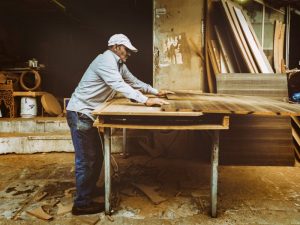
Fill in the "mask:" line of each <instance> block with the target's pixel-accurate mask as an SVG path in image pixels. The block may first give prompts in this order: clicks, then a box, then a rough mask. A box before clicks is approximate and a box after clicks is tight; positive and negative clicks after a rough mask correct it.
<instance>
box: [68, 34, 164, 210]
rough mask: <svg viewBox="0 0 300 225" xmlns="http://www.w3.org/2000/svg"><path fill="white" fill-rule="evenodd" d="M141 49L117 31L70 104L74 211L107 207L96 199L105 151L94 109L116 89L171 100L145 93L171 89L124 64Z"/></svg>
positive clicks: (152, 101) (150, 102) (139, 97)
mask: <svg viewBox="0 0 300 225" xmlns="http://www.w3.org/2000/svg"><path fill="white" fill-rule="evenodd" d="M131 52H137V49H136V48H135V47H134V46H133V45H132V44H131V42H130V40H129V39H128V38H127V37H126V36H125V35H123V34H115V35H113V36H112V37H111V38H110V39H109V41H108V50H106V51H105V52H104V53H103V54H100V55H98V56H97V57H96V58H95V59H94V61H93V62H92V63H91V64H90V65H89V67H88V69H87V70H86V72H85V73H84V75H83V77H82V79H81V81H80V82H79V84H78V86H77V88H76V89H75V91H74V93H73V94H72V97H71V99H70V101H69V103H68V106H67V121H68V125H69V127H70V130H71V135H72V141H73V145H74V149H75V176H76V197H75V200H74V205H73V208H72V213H73V215H82V214H93V213H98V212H101V211H103V210H104V203H102V204H100V203H95V202H93V201H92V199H93V197H95V196H96V195H97V192H98V194H99V190H97V188H96V182H97V180H98V177H99V175H100V171H101V167H102V162H103V154H102V151H101V147H102V144H101V143H102V142H101V141H102V140H103V139H102V140H101V137H100V136H99V134H98V131H97V129H96V128H95V127H93V122H94V120H95V117H94V116H93V115H92V111H93V110H94V109H95V108H96V107H98V106H99V105H101V104H103V103H104V102H106V101H107V100H109V99H111V98H112V97H113V96H114V95H115V93H116V92H120V93H121V94H123V95H124V96H125V97H126V98H129V99H131V100H134V101H136V102H139V103H143V104H145V105H146V106H154V105H163V104H168V102H166V101H164V100H163V99H160V98H148V97H146V96H145V95H143V94H142V92H143V93H149V94H154V95H157V96H163V95H165V94H167V93H169V92H168V91H157V90H156V89H154V88H153V87H151V86H150V85H148V84H145V83H143V82H142V81H140V80H138V79H137V78H136V77H134V76H133V75H132V74H131V73H130V71H129V70H128V68H127V66H126V65H125V64H124V63H125V62H126V60H127V59H128V57H129V56H130V55H131Z"/></svg>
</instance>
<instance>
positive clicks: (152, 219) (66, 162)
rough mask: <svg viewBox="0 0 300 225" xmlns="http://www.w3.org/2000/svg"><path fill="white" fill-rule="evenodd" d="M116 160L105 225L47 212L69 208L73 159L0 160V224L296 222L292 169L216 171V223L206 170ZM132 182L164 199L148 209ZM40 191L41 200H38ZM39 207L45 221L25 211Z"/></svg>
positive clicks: (298, 202)
mask: <svg viewBox="0 0 300 225" xmlns="http://www.w3.org/2000/svg"><path fill="white" fill-rule="evenodd" d="M115 158H116V161H117V162H118V167H119V168H118V176H114V193H115V194H114V198H113V200H114V204H115V205H116V206H115V212H114V214H113V215H112V219H111V218H108V217H106V216H105V215H104V214H103V213H101V214H95V215H91V216H77V217H76V216H72V215H71V213H66V214H62V215H57V208H58V206H57V205H56V206H50V205H51V204H53V202H55V201H56V200H59V201H60V203H62V204H63V205H67V204H68V203H71V202H72V195H70V194H67V192H66V191H65V190H68V189H69V188H72V187H74V167H73V166H74V164H73V161H74V154H73V153H43V154H32V155H14V154H11V155H1V156H0V174H1V178H0V224H43V223H45V224H57V225H68V224H70V225H71V224H72V225H74V224H95V223H96V224H98V225H100V224H151V225H156V224H184V225H189V224H205V225H210V224H216V225H223V224H224V225H225V224H226V225H227V224H228V225H229V224H264V225H265V224H270V225H271V224H272V225H275V224H280V225H282V224H300V167H299V166H296V167H231V166H223V167H220V169H219V171H220V173H219V193H218V218H215V219H213V218H211V217H210V216H209V207H210V206H209V178H210V167H209V165H206V164H205V163H199V162H196V161H195V160H194V161H192V160H189V161H187V160H178V159H151V158H149V157H146V156H134V157H129V158H128V159H122V158H121V157H120V156H118V155H116V156H115ZM115 168H116V167H115ZM136 183H139V184H145V185H147V186H149V187H153V188H154V190H155V192H156V193H157V194H159V196H161V197H163V198H165V201H164V202H162V203H160V204H156V205H155V204H153V203H152V202H151V201H150V199H148V198H147V197H146V196H145V195H144V194H143V193H142V192H140V191H138V190H137V189H135V188H134V187H133V185H132V184H136ZM43 191H44V192H47V196H45V197H44V198H43V199H41V200H39V201H38V200H37V199H36V197H37V196H38V195H39V193H41V192H43ZM69 193H71V194H72V192H71V191H70V192H69ZM41 205H44V210H45V211H48V212H49V213H50V214H51V215H52V216H53V219H52V220H51V221H50V222H48V221H45V222H44V221H43V220H41V219H38V218H35V217H33V216H31V215H29V214H27V213H26V211H27V210H30V209H32V208H35V207H37V206H41ZM12 218H14V219H12ZM111 220H113V221H111Z"/></svg>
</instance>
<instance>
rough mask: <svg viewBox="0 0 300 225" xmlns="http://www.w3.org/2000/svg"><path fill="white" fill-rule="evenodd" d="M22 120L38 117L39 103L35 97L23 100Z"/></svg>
mask: <svg viewBox="0 0 300 225" xmlns="http://www.w3.org/2000/svg"><path fill="white" fill-rule="evenodd" d="M20 115H21V117H22V118H33V117H36V115H37V103H36V98H34V97H22V98H21V113H20Z"/></svg>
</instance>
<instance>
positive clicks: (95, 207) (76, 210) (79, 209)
mask: <svg viewBox="0 0 300 225" xmlns="http://www.w3.org/2000/svg"><path fill="white" fill-rule="evenodd" d="M104 209H105V205H104V203H97V202H91V203H90V204H88V205H86V206H75V205H73V208H72V214H73V215H76V216H78V215H87V214H95V213H100V212H103V211H104Z"/></svg>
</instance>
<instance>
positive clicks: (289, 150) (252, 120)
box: [206, 0, 300, 165]
mask: <svg viewBox="0 0 300 225" xmlns="http://www.w3.org/2000/svg"><path fill="white" fill-rule="evenodd" d="M207 12H208V14H207V24H206V27H207V32H206V61H207V62H206V74H207V77H206V78H207V90H208V92H211V93H221V94H234V95H246V96H260V97H266V98H275V99H283V98H287V97H288V91H287V88H288V86H287V77H286V75H283V74H274V71H275V72H276V73H280V72H283V69H284V68H283V66H282V65H283V49H284V32H285V25H284V24H283V23H280V22H277V21H276V23H275V27H274V29H275V33H274V57H273V62H274V65H273V68H272V66H271V64H270V62H269V61H268V59H267V57H266V55H265V54H264V52H263V49H262V47H261V44H260V43H259V41H258V38H257V36H256V34H255V32H254V29H253V27H252V25H251V22H250V19H249V18H248V16H247V14H246V13H245V11H244V10H243V9H242V8H241V6H239V5H237V4H235V3H233V2H232V1H230V0H220V1H211V0H208V4H207ZM270 101H271V100H270ZM290 123H291V121H290V118H289V117H274V116H262V115H259V116H257V115H247V116H245V115H244V116H240V115H235V116H232V117H231V123H230V126H231V128H230V130H229V131H228V132H223V133H222V135H221V139H222V140H221V145H222V146H221V147H222V151H221V155H220V157H221V163H223V164H233V165H236V164H242V165H293V164H294V155H293V154H294V153H293V148H294V147H293V140H292V132H291V125H290ZM299 130H300V129H299ZM299 144H300V139H299Z"/></svg>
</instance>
